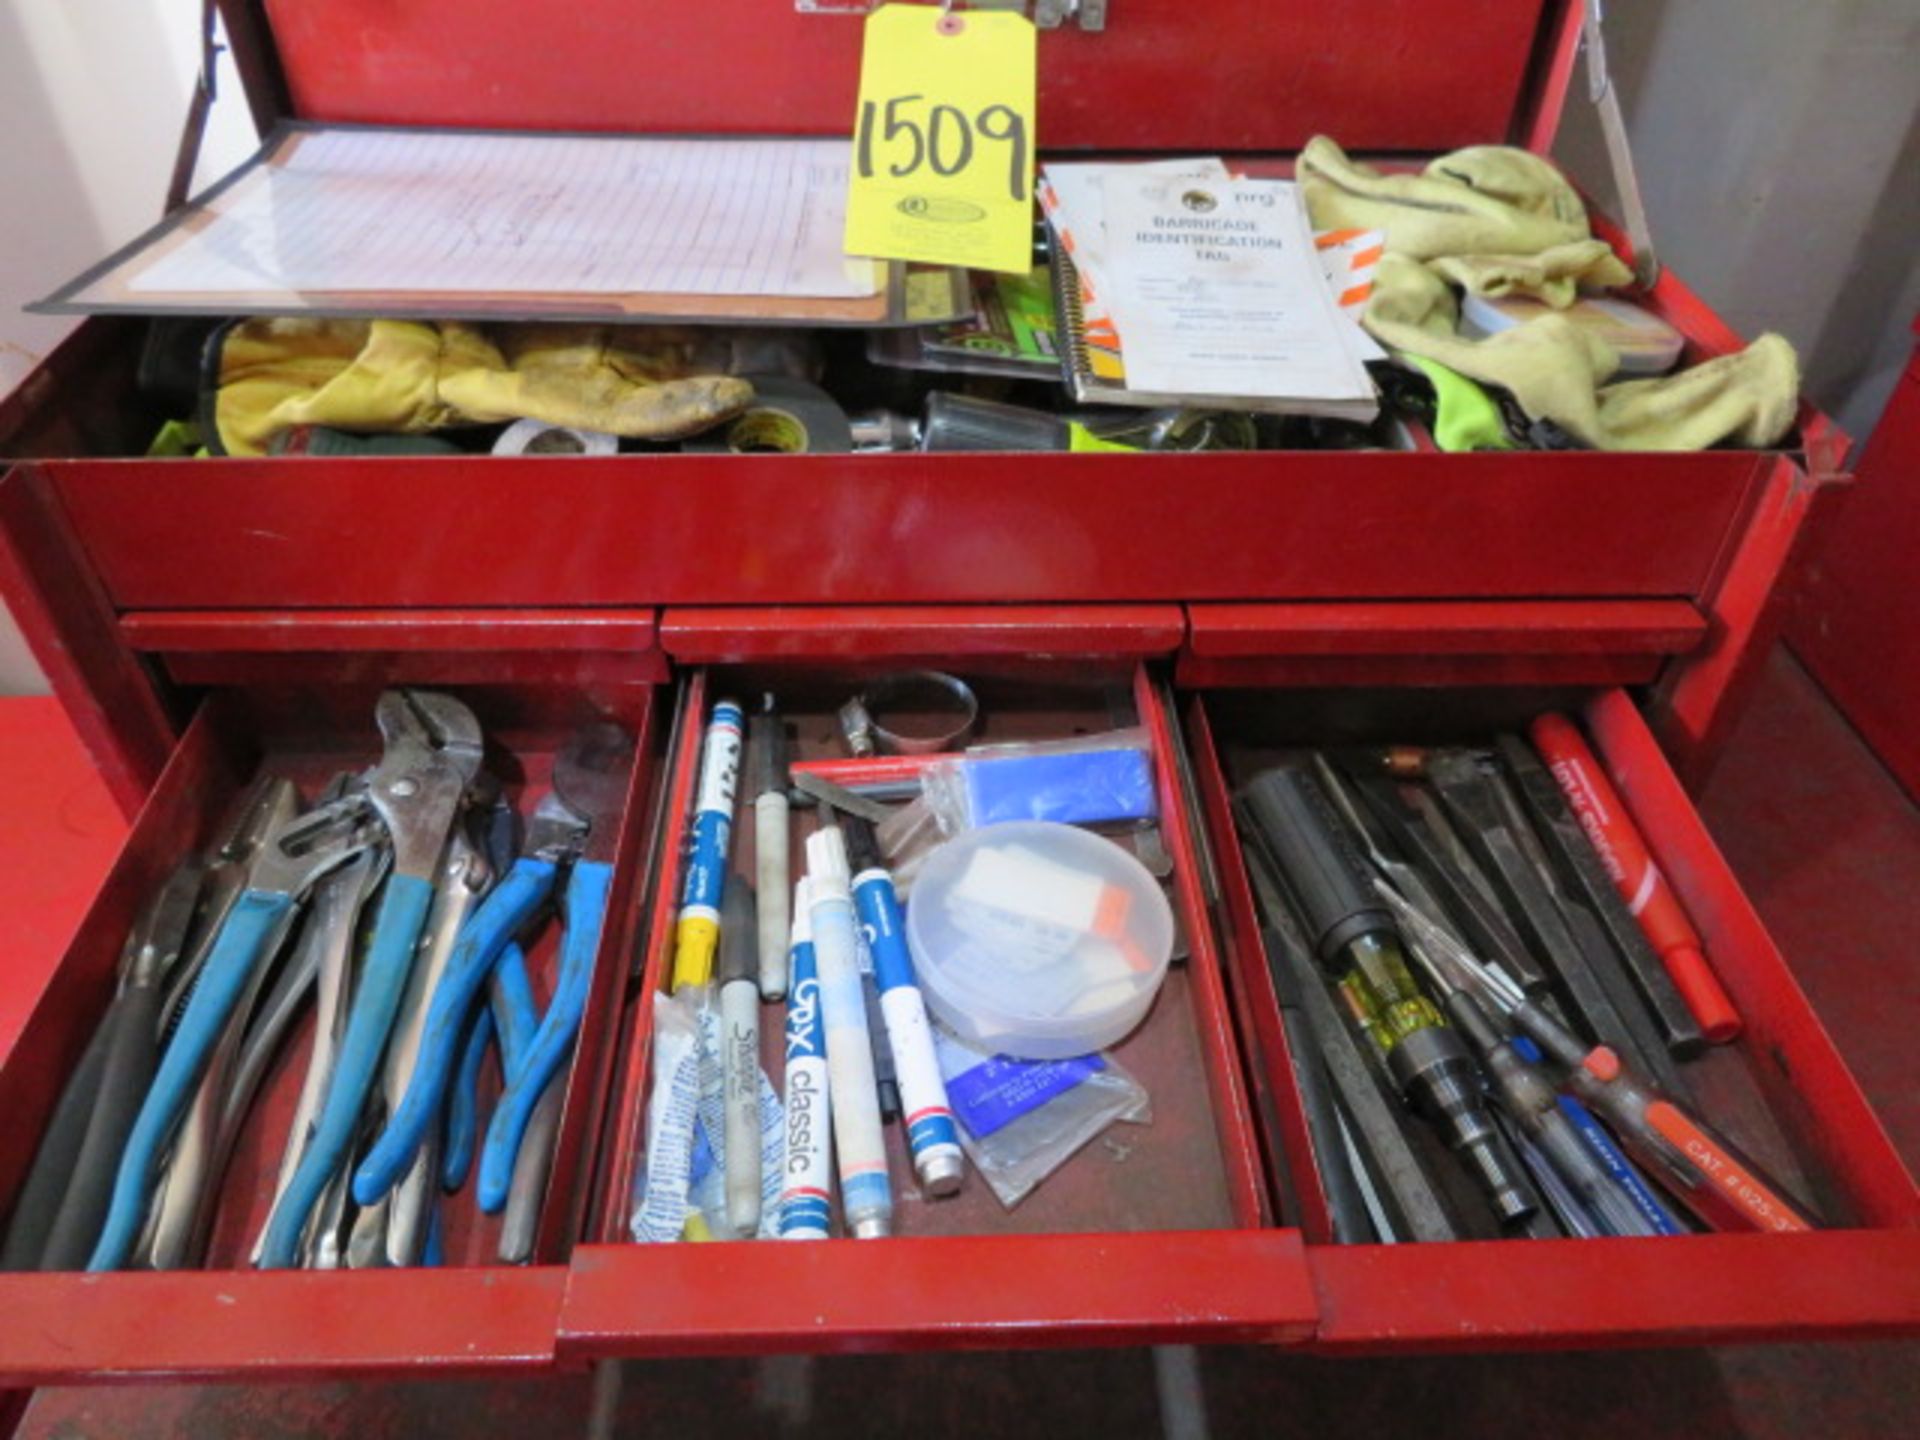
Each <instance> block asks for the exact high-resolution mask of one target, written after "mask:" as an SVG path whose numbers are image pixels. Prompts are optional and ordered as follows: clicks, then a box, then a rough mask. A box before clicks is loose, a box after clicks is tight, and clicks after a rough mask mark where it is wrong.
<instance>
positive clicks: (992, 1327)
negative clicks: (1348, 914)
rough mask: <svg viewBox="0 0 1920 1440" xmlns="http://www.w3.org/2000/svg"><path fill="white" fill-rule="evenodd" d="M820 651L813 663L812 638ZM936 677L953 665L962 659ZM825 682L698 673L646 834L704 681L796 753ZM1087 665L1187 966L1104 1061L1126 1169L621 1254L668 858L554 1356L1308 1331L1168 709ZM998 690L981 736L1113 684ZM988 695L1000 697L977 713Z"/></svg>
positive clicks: (679, 811)
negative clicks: (863, 1225) (1126, 1104)
mask: <svg viewBox="0 0 1920 1440" xmlns="http://www.w3.org/2000/svg"><path fill="white" fill-rule="evenodd" d="M821 643H822V644H823V647H824V648H825V649H826V650H827V651H828V652H829V654H831V653H832V649H833V641H832V639H831V632H827V634H826V635H824V636H823V637H821ZM902 643H903V644H906V645H909V646H910V645H911V644H912V643H913V641H912V638H911V637H903V641H902ZM796 647H798V648H804V642H803V641H802V640H801V639H800V638H799V637H796V638H795V639H794V641H793V642H792V644H791V645H790V646H787V647H783V652H782V659H783V661H790V660H791V657H792V651H793V649H794V648H796ZM955 668H957V669H959V670H960V672H961V673H963V674H966V673H968V671H967V669H966V667H965V666H964V665H962V664H958V663H956V667H955ZM840 673H841V672H839V671H838V670H837V669H836V668H835V666H834V664H833V662H832V660H830V659H829V660H823V661H820V662H818V663H817V664H816V666H815V667H814V668H813V669H812V670H811V671H807V672H802V671H796V670H794V669H792V668H791V666H790V665H783V666H782V667H781V668H779V669H777V670H771V671H762V670H758V669H754V668H751V667H749V668H742V669H726V670H718V671H714V672H711V673H707V672H702V673H701V674H700V675H698V676H697V677H696V678H695V680H694V681H693V683H692V684H691V685H690V686H689V687H688V688H687V693H686V695H685V697H684V699H683V709H682V716H681V721H680V725H679V730H678V735H679V739H678V745H677V754H676V756H675V766H674V774H673V779H672V782H671V784H670V787H669V789H668V792H667V804H666V811H665V813H666V815H667V816H668V817H669V819H668V821H667V833H669V834H674V835H677V834H679V833H681V830H682V828H683V827H684V824H685V817H686V816H687V814H688V813H689V812H690V809H691V799H692V791H693V787H694V781H695V772H696V769H697V762H698V754H699V748H700V742H701V728H702V727H701V725H700V724H699V723H697V721H696V719H695V717H698V716H703V715H704V714H705V713H706V706H707V703H708V698H709V696H710V694H712V693H713V692H714V691H715V690H717V689H718V688H719V687H721V686H723V685H724V686H725V687H727V688H728V690H729V691H732V690H734V689H735V688H737V689H738V690H740V691H742V692H746V693H751V692H752V691H753V690H755V689H756V688H758V684H759V682H760V681H761V680H762V679H764V678H767V677H769V676H771V677H773V678H772V679H770V680H769V681H768V683H770V684H772V685H773V686H774V688H776V690H777V692H778V693H779V695H780V699H781V704H782V709H783V713H784V714H785V716H786V717H787V719H788V720H789V721H790V722H791V723H793V725H794V727H795V730H796V734H797V745H798V750H797V752H796V758H799V757H801V756H804V755H806V754H809V753H817V752H819V751H822V750H825V749H828V748H830V747H831V746H832V743H833V742H832V740H831V738H830V737H831V736H832V725H833V708H834V706H835V705H836V704H837V702H838V700H839V699H841V698H844V694H843V691H842V688H841V682H840V681H839V679H838V678H837V677H838V675H839V674H840ZM1108 674H1109V676H1110V677H1111V678H1112V679H1113V680H1117V681H1118V682H1120V693H1121V694H1123V695H1129V694H1130V702H1131V708H1132V709H1133V710H1134V711H1135V712H1136V713H1137V714H1138V717H1139V720H1140V722H1141V723H1143V724H1144V725H1145V726H1146V727H1147V729H1148V731H1149V733H1150V734H1151V736H1152V737H1153V744H1154V750H1155V756H1156V761H1157V764H1156V771H1157V775H1158V780H1159V784H1160V800H1161V815H1162V835H1163V838H1164V842H1165V847H1166V849H1167V851H1168V852H1169V854H1170V855H1171V856H1172V858H1173V879H1172V884H1173V897H1172V898H1173V901H1174V904H1175V907H1176V910H1177V912H1178V914H1179V915H1180V917H1181V921H1182V925H1183V928H1184V930H1185V933H1186V935H1187V937H1188V940H1189V945H1190V952H1191V953H1190V958H1189V959H1188V961H1187V962H1186V964H1185V965H1184V966H1176V967H1175V969H1174V970H1173V972H1172V973H1171V974H1170V975H1169V978H1168V980H1167V983H1166V985H1165V986H1164V987H1163V989H1162V991H1161V994H1160V996H1159V998H1158V1000H1157V1002H1156V1005H1155V1008H1154V1010H1153V1012H1152V1013H1151V1014H1150V1016H1149V1018H1148V1020H1147V1021H1146V1022H1145V1023H1144V1024H1143V1026H1142V1027H1141V1028H1140V1029H1139V1030H1138V1031H1136V1032H1135V1033H1134V1034H1133V1035H1132V1036H1130V1037H1128V1039H1127V1040H1125V1041H1123V1042H1122V1043H1121V1045H1120V1046H1119V1047H1118V1051H1117V1053H1118V1056H1119V1059H1120V1061H1121V1063H1122V1064H1124V1065H1126V1066H1128V1067H1129V1068H1130V1069H1131V1070H1133V1072H1134V1073H1135V1074H1136V1075H1137V1076H1138V1077H1139V1078H1140V1079H1141V1081H1142V1082H1143V1083H1144V1084H1145V1085H1146V1086H1147V1088H1148V1090H1149V1092H1150V1093H1151V1094H1152V1096H1153V1106H1154V1116H1153V1122H1152V1124H1151V1125H1150V1126H1148V1127H1146V1128H1145V1129H1144V1130H1141V1131H1138V1132H1132V1127H1129V1126H1124V1125H1123V1126H1120V1127H1118V1128H1117V1129H1116V1130H1114V1131H1110V1132H1109V1139H1111V1140H1113V1141H1117V1143H1118V1144H1119V1145H1121V1146H1122V1147H1124V1148H1125V1149H1126V1151H1127V1154H1126V1156H1125V1158H1124V1159H1123V1160H1120V1161H1118V1162H1115V1161H1114V1160H1113V1159H1112V1158H1111V1156H1110V1155H1109V1154H1103V1153H1102V1145H1103V1142H1100V1141H1096V1142H1095V1143H1094V1145H1093V1146H1092V1147H1090V1148H1089V1150H1088V1151H1085V1152H1082V1154H1081V1155H1080V1156H1079V1157H1077V1159H1076V1160H1075V1161H1074V1162H1071V1163H1070V1164H1069V1165H1067V1166H1066V1167H1065V1168H1064V1169H1062V1170H1061V1171H1060V1172H1059V1173H1057V1174H1056V1175H1054V1176H1053V1177H1052V1178H1050V1179H1049V1180H1047V1181H1046V1182H1045V1183H1044V1184H1042V1185H1041V1186H1040V1187H1039V1189H1038V1190H1036V1191H1035V1192H1034V1193H1033V1194H1032V1195H1030V1196H1029V1197H1028V1198H1027V1199H1026V1200H1024V1201H1023V1202H1022V1204H1021V1205H1020V1206H1019V1207H1018V1208H1017V1209H1015V1210H1013V1211H1011V1212H1008V1211H1003V1210H1001V1209H1000V1208H999V1206H998V1204H997V1202H995V1201H994V1199H993V1198H992V1196H991V1195H990V1194H987V1193H986V1192H985V1188H984V1186H983V1185H982V1183H981V1181H980V1179H979V1177H978V1176H977V1175H976V1176H972V1177H970V1178H969V1181H968V1183H967V1188H966V1189H965V1190H964V1191H963V1193H962V1194H961V1195H960V1196H958V1197H956V1198H954V1199H952V1200H946V1201H941V1202H936V1203H921V1202H919V1201H918V1199H917V1197H916V1198H914V1199H912V1200H904V1199H903V1200H902V1203H901V1204H900V1205H899V1206H898V1209H897V1218H898V1223H899V1225H900V1232H901V1233H899V1234H897V1235H895V1236H893V1237H892V1238H889V1239H886V1240H877V1241H853V1240H829V1241H825V1242H819V1243H814V1244H794V1245H785V1244H771V1243H768V1242H744V1243H742V1242H724V1243H713V1244H700V1245H691V1244H669V1245H638V1244H633V1243H627V1242H626V1241H625V1235H626V1228H627V1215H628V1211H629V1209H630V1200H629V1197H630V1196H631V1195H632V1194H633V1186H634V1179H635V1175H636V1172H637V1170H638V1169H639V1165H640V1160H641V1149H642V1145H643V1139H642V1135H643V1128H644V1116H645V1113H646V1104H647V1099H648V1091H649V1081H650V1075H649V1071H648V1066H649V1064H650V1059H651V1048H650V1047H651V1038H652V1016H653V1010H652V1003H651V999H652V995H653V992H654V991H655V990H656V989H658V988H659V987H660V985H661V984H662V983H663V982H664V979H665V976H666V973H667V971H668V969H669V967H670V964H671V953H672V940H671V933H672V924H673V915H674V905H673V903H672V897H673V896H674V895H675V894H677V883H678V876H677V874H676V871H675V869H674V868H673V867H668V868H666V869H663V870H662V872H661V873H660V874H659V875H658V876H656V878H655V902H654V907H653V912H652V926H651V930H650V933H649V936H648V940H647V950H646V959H645V964H646V971H645V980H644V988H643V991H642V997H641V1001H640V1003H637V1004H636V1005H635V1006H634V1007H633V1009H632V1011H631V1015H630V1023H631V1026H632V1032H631V1035H630V1038H629V1044H628V1049H627V1056H626V1060H625V1064H624V1071H623V1074H622V1077H621V1079H620V1081H619V1086H618V1089H619V1095H618V1099H617V1101H616V1103H615V1104H614V1106H613V1107H612V1108H613V1115H614V1124H613V1129H612V1131H611V1133H610V1135H609V1137H608V1145H609V1151H608V1157H607V1160H606V1163H604V1164H603V1166H602V1170H601V1194H602V1197H603V1199H604V1201H605V1204H604V1206H603V1210H602V1214H601V1224H600V1227H599V1230H598V1232H597V1234H598V1238H599V1240H600V1241H601V1242H602V1243H598V1244H593V1245H587V1246H583V1247H581V1248H579V1249H577V1250H576V1251H575V1252H574V1262H573V1275H572V1278H571V1280H570V1282H569V1286H568V1291H567V1299H566V1303H565V1306H564V1308H563V1311H562V1316H561V1332H562V1333H561V1338H560V1348H561V1353H562V1355H563V1356H570V1357H604V1356H614V1355H649V1354H669V1353H673V1354H679V1353H686V1354H695V1353H719V1352H731V1353H745V1352H757V1351H762V1350H768V1349H783V1350H785V1349H801V1350H850V1349H925V1348H960V1347H973V1348H978V1347H983V1346H995V1347H1003V1346H1006V1345H1061V1344H1091V1343H1141V1342H1143V1341H1147V1340H1156V1339H1168V1338H1184V1339H1188V1340H1196V1341H1198V1340H1228V1339H1266V1340H1281V1339H1290V1338H1299V1337H1302V1336H1304V1335H1306V1334H1307V1333H1309V1332H1310V1331H1311V1330H1312V1328H1313V1325H1314V1319H1315V1317H1314V1313H1313V1312H1314V1303H1313V1297H1312V1294H1311V1290H1310V1287H1307V1286H1305V1285H1303V1276H1304V1268H1303V1266H1304V1261H1303V1258H1302V1252H1301V1250H1300V1247H1299V1244H1298V1235H1297V1234H1296V1233H1295V1232H1293V1231H1290V1230H1275V1229H1272V1228H1268V1226H1269V1223H1270V1222H1269V1221H1268V1219H1267V1216H1268V1200H1267V1196H1266V1194H1265V1192H1264V1189H1263V1186H1262V1184H1261V1180H1260V1176H1259V1157H1258V1153H1257V1148H1256V1141H1255V1136H1254V1127H1253V1123H1252V1120H1251V1116H1250V1114H1249V1111H1248V1107H1247V1100H1246V1095H1245V1091H1244V1085H1243V1078H1242V1077H1243V1070H1242V1066H1241V1062H1240V1058H1239V1052H1238V1048H1237V1045H1236V1042H1235V1039H1234V1027H1233V1021H1232V1018H1231V1016H1230V1014H1229V1013H1228V1009H1227V1003H1226V995H1225V991H1224V989H1223V985H1222V977H1221V974H1220V970H1219V958H1218V954H1217V951H1216V948H1215V945H1214V940H1213V936H1212V932H1211V929H1210V926H1209V924H1208V920H1207V915H1208V900H1207V885H1208V882H1207V880H1206V878H1205V877H1204V876H1203V873H1202V869H1201V862H1200V861H1199V859H1198V856H1197V854H1196V851H1195V848H1194V843H1193V841H1194V836H1193V832H1192V827H1191V816H1190V813H1189V809H1188V806H1187V804H1186V802H1185V800H1184V799H1183V787H1182V785H1181V781H1180V772H1179V762H1178V760H1177V757H1176V749H1175V740H1174V736H1173V731H1172V728H1171V717H1170V715H1169V714H1168V713H1167V712H1166V710H1165V708H1164V706H1163V705H1162V703H1161V700H1160V696H1159V692H1158V691H1157V690H1156V689H1155V687H1154V686H1153V685H1152V684H1151V683H1150V682H1149V680H1148V679H1147V677H1146V675H1145V673H1144V672H1143V671H1140V670H1139V669H1137V668H1136V667H1133V666H1131V665H1130V664H1128V663H1127V662H1125V661H1124V660H1122V661H1120V662H1118V663H1117V664H1111V665H1110V666H1109V667H1108ZM1129 678H1130V690H1129ZM1013 685H1014V686H1018V687H1019V688H1009V687H1007V686H1006V685H1005V684H1004V683H1003V685H1002V688H1000V689H998V690H994V689H990V688H989V686H988V684H987V683H985V682H983V684H982V694H983V699H986V701H987V705H986V710H985V713H986V714H987V716H988V717H989V723H995V722H996V717H997V723H1000V724H1002V725H1011V726H1015V727H1022V726H1024V727H1026V730H1025V731H1020V730H1016V729H1003V730H1001V731H999V732H997V736H998V737H999V738H1006V737H1008V736H1011V735H1014V734H1016V733H1028V732H1030V733H1032V734H1034V735H1040V734H1048V733H1053V734H1058V733H1063V732H1062V729H1061V726H1062V725H1063V724H1084V725H1085V726H1086V727H1087V728H1090V729H1098V728H1101V727H1102V725H1103V724H1104V723H1111V722H1110V721H1109V720H1108V719H1107V712H1106V710H1105V709H1104V707H1105V706H1106V705H1107V704H1109V703H1110V700H1111V697H1112V695H1113V691H1114V687H1113V685H1112V684H1105V685H1102V684H1099V683H1097V682H1096V683H1094V684H1092V685H1089V684H1088V682H1086V681H1085V680H1078V681H1075V682H1070V683H1064V684H1063V683H1062V682H1059V681H1053V682H1036V681H1028V682H1013ZM996 694H997V695H1003V696H1005V697H1006V698H1007V699H1008V700H1009V702H1010V703H1008V704H1006V705H998V704H996V703H995V700H994V698H993V697H994V696H995V695H996ZM742 843H743V842H742V840H741V838H740V830H739V828H736V832H735V841H734V847H735V853H734V859H733V863H734V867H735V868H736V869H738V870H743V871H744V870H747V868H748V862H747V861H746V860H745V859H744V858H743V855H742ZM775 1013H777V1012H774V1011H764V1012H763V1022H762V1038H763V1052H762V1059H763V1063H765V1061H766V1060H767V1058H768V1056H769V1055H770V1054H774V1053H777V1051H775V1050H771V1049H769V1044H768V1042H769V1040H770V1039H773V1040H777V1035H774V1036H769V1033H768V1027H769V1026H770V1025H771V1023H772V1021H771V1017H772V1016H773V1015H774V1014H775ZM897 1128H898V1127H894V1130H897ZM898 1143H899V1136H898V1135H897V1134H895V1133H892V1132H891V1131H890V1133H889V1144H890V1146H891V1147H893V1148H894V1151H895V1153H894V1154H893V1157H892V1162H893V1163H892V1169H893V1173H894V1176H895V1179H896V1186H898V1187H902V1188H901V1189H899V1190H897V1191H896V1194H897V1196H900V1195H903V1192H904V1187H905V1186H907V1185H909V1184H910V1183H911V1182H910V1180H909V1179H907V1178H906V1177H909V1176H910V1175H911V1167H910V1166H908V1165H907V1164H906V1163H905V1161H904V1159H903V1157H902V1154H901V1153H900V1152H899V1151H898Z"/></svg>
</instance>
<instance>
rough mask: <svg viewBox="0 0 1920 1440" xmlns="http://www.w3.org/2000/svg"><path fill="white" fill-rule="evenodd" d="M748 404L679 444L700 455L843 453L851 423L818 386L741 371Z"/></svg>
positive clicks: (850, 434) (849, 442)
mask: <svg viewBox="0 0 1920 1440" xmlns="http://www.w3.org/2000/svg"><path fill="white" fill-rule="evenodd" d="M741 378H742V379H745V380H751V381H752V382H753V403H752V404H751V405H749V406H748V407H747V408H746V409H745V410H744V411H742V412H741V413H740V414H739V415H736V416H735V417H734V418H733V419H731V420H729V421H727V422H726V423H725V424H724V425H716V426H714V428H713V429H711V430H708V431H706V432H705V433H704V434H700V435H696V436H694V437H693V438H692V439H691V440H689V441H687V442H686V445H685V446H684V447H683V448H685V449H686V450H688V451H691V452H694V453H696V454H702V455H726V454H732V455H846V454H849V453H851V452H852V450H853V427H852V426H851V425H850V424H848V422H847V412H846V411H844V410H842V409H841V408H840V403H839V402H838V401H837V400H835V399H834V398H833V396H831V395H829V394H828V393H827V392H826V391H824V390H822V389H821V388H820V387H819V386H818V385H812V384H809V383H808V382H807V381H805V380H794V379H790V378H788V377H787V376H785V375H746V376H742V377H741Z"/></svg>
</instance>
